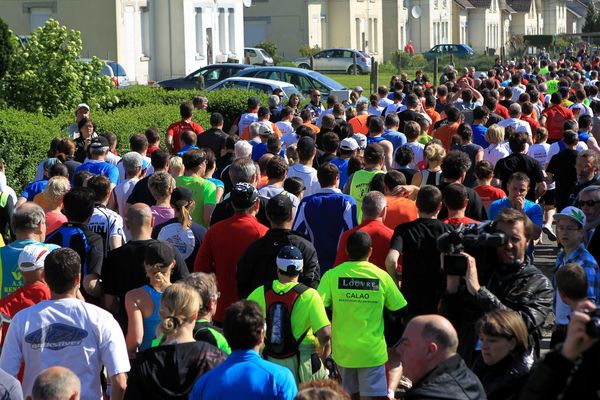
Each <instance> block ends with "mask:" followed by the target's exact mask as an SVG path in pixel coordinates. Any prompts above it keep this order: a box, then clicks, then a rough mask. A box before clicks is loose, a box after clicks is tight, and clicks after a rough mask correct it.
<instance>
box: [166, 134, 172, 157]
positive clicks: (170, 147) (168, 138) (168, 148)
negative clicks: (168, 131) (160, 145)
mask: <svg viewBox="0 0 600 400" xmlns="http://www.w3.org/2000/svg"><path fill="white" fill-rule="evenodd" d="M165 144H166V145H167V150H169V153H172V152H173V136H170V135H167V137H166V138H165Z"/></svg>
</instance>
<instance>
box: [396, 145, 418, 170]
mask: <svg viewBox="0 0 600 400" xmlns="http://www.w3.org/2000/svg"><path fill="white" fill-rule="evenodd" d="M405 146H406V147H408V148H410V149H411V150H412V151H413V153H414V155H415V160H414V161H413V162H412V163H411V164H410V166H411V167H416V166H417V164H418V163H420V162H421V161H423V149H425V145H423V144H421V143H419V142H406V144H405ZM395 158H396V154H394V159H395ZM394 162H395V161H394Z"/></svg>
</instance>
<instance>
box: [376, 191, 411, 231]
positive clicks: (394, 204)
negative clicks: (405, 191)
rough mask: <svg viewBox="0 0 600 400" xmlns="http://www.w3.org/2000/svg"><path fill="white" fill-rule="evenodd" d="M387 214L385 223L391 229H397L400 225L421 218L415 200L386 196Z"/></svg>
mask: <svg viewBox="0 0 600 400" xmlns="http://www.w3.org/2000/svg"><path fill="white" fill-rule="evenodd" d="M385 199H386V201H387V214H386V216H385V219H384V220H383V223H384V224H385V226H387V227H388V228H390V229H396V227H397V226H398V225H400V224H404V223H406V222H412V221H414V220H415V219H417V218H418V217H419V212H418V210H417V205H416V203H415V201H414V200H411V199H407V198H405V197H393V196H386V197H385Z"/></svg>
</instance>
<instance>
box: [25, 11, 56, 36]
mask: <svg viewBox="0 0 600 400" xmlns="http://www.w3.org/2000/svg"><path fill="white" fill-rule="evenodd" d="M50 17H52V9H51V8H49V7H32V8H30V9H29V23H30V26H31V30H32V31H34V30H35V29H36V28H39V27H40V26H44V24H45V23H46V21H48V20H49V19H50Z"/></svg>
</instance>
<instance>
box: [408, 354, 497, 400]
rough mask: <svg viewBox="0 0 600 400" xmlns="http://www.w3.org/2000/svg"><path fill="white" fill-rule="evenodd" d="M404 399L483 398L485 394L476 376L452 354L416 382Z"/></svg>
mask: <svg viewBox="0 0 600 400" xmlns="http://www.w3.org/2000/svg"><path fill="white" fill-rule="evenodd" d="M404 399H406V400H409V399H410V400H416V399H432V400H433V399H440V400H442V399H448V400H485V399H486V396H485V391H484V390H483V386H481V382H479V379H477V376H475V374H474V373H473V372H472V371H471V370H470V369H469V368H467V366H466V365H465V362H464V361H463V360H462V358H460V356H459V355H454V356H452V357H450V358H449V359H447V360H446V361H444V362H442V363H441V364H439V365H438V366H437V367H435V368H434V369H433V370H431V371H430V372H429V373H428V374H427V375H426V376H425V377H424V378H423V379H421V380H420V381H418V382H416V383H415V384H414V385H413V387H412V389H410V390H409V391H408V392H406V394H405V395H404Z"/></svg>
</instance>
